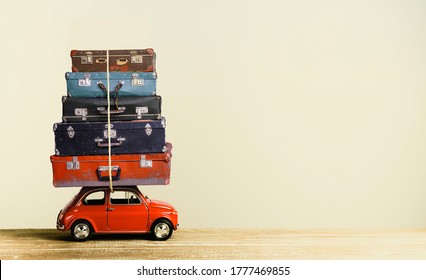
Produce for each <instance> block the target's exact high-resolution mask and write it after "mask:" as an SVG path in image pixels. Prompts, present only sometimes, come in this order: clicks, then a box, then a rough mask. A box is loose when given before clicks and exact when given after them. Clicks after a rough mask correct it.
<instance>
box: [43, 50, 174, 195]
mask: <svg viewBox="0 0 426 280" xmlns="http://www.w3.org/2000/svg"><path fill="white" fill-rule="evenodd" d="M71 60H72V72H67V73H66V74H65V78H66V83H67V95H66V96H63V97H62V122H60V123H55V124H54V125H53V131H54V134H55V154H54V155H52V156H51V157H50V160H51V162H52V169H53V185H54V186H55V187H83V186H89V187H90V186H111V184H112V185H113V186H130V185H167V184H168V183H169V180H170V166H171V157H172V154H171V150H172V145H171V144H170V143H167V142H166V139H165V127H166V120H165V118H164V117H162V115H161V96H159V95H157V94H156V87H157V72H156V67H155V66H156V54H155V52H154V50H153V49H136V50H110V51H101V50H73V51H71ZM107 66H109V68H107ZM108 82H109V85H108ZM108 89H109V92H108ZM107 94H109V98H108V95H107ZM108 105H109V107H108ZM108 108H109V109H108Z"/></svg>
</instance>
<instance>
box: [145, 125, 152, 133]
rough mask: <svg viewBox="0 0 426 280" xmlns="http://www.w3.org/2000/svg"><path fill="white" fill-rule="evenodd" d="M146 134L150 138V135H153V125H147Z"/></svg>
mask: <svg viewBox="0 0 426 280" xmlns="http://www.w3.org/2000/svg"><path fill="white" fill-rule="evenodd" d="M145 133H146V135H148V136H150V135H151V133H152V128H151V125H150V124H149V123H147V124H146V125H145Z"/></svg>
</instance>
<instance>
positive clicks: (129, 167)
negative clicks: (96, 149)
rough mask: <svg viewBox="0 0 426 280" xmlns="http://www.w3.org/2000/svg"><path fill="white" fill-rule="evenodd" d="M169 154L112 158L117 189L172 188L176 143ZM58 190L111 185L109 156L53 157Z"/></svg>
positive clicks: (113, 179) (114, 184)
mask: <svg viewBox="0 0 426 280" xmlns="http://www.w3.org/2000/svg"><path fill="white" fill-rule="evenodd" d="M166 147H167V151H166V152H165V153H154V154H128V155H113V156H111V167H112V168H111V173H112V182H113V186H131V185H168V184H169V181H170V168H171V158H172V144H170V143H167V145H166ZM50 161H51V162H52V170H53V186H55V187H58V188H59V187H83V186H87V187H94V186H109V183H110V182H109V164H108V155H101V156H55V155H52V156H50Z"/></svg>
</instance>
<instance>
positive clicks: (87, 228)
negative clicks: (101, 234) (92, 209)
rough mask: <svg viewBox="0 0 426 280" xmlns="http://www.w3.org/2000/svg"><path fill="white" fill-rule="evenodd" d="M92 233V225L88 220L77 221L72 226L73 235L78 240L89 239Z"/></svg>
mask: <svg viewBox="0 0 426 280" xmlns="http://www.w3.org/2000/svg"><path fill="white" fill-rule="evenodd" d="M92 233H93V230H92V226H91V225H90V224H89V223H88V222H86V221H77V222H75V223H74V224H73V225H72V227H71V236H72V237H73V238H74V239H75V240H77V241H86V240H88V239H89V238H90V237H91V236H92Z"/></svg>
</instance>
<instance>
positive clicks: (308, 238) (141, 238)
mask: <svg viewBox="0 0 426 280" xmlns="http://www.w3.org/2000/svg"><path fill="white" fill-rule="evenodd" d="M0 259H1V260H19V259H30V260H46V259H48V260H64V259H65V260H69V259H108V260H115V259H122V260H132V259H154V260H160V259H163V260H178V259H183V260H188V259H195V260H202V259H208V260H220V259H224V260H259V259H261V260H262V259H263V260H268V259H278V260H292V259H295V260H318V259H321V260H344V259H349V260H357V259H366V260H374V259H384V260H389V259H396V260H407V259H408V260H414V259H422V260H424V259H426V229H420V230H374V231H373V230H285V229H189V228H182V229H178V230H177V231H176V232H175V233H174V234H173V236H172V237H171V238H170V239H169V240H167V241H163V242H160V241H152V240H150V239H149V238H148V236H146V235H140V234H138V235H121V234H120V235H94V236H93V237H92V239H91V240H89V241H87V242H75V241H73V240H72V239H71V236H70V234H69V232H66V233H64V232H59V231H57V230H56V229H13V230H12V229H11V230H0Z"/></svg>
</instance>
